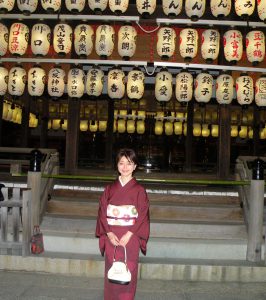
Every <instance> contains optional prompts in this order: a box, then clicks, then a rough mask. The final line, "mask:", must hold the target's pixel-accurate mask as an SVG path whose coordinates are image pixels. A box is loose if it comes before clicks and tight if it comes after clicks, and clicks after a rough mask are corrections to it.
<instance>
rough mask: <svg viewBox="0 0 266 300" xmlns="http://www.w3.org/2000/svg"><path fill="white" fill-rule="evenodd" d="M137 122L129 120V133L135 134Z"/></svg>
mask: <svg viewBox="0 0 266 300" xmlns="http://www.w3.org/2000/svg"><path fill="white" fill-rule="evenodd" d="M135 129H136V128H135V121H134V120H127V133H129V134H131V133H134V132H135Z"/></svg>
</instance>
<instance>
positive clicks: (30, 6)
mask: <svg viewBox="0 0 266 300" xmlns="http://www.w3.org/2000/svg"><path fill="white" fill-rule="evenodd" d="M17 5H18V9H19V10H20V11H22V12H23V14H25V15H30V14H31V13H33V12H35V10H36V9H37V6H38V0H27V1H25V0H18V1H17Z"/></svg>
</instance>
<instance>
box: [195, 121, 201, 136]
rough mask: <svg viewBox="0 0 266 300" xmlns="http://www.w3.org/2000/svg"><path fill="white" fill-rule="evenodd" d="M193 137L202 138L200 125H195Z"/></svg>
mask: <svg viewBox="0 0 266 300" xmlns="http://www.w3.org/2000/svg"><path fill="white" fill-rule="evenodd" d="M193 135H194V136H201V125H200V124H199V123H194V124H193Z"/></svg>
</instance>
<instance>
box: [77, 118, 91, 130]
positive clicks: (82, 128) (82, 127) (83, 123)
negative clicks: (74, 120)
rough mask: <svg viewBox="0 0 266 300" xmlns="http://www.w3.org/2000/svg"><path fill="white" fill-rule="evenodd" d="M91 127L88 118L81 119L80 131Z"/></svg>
mask: <svg viewBox="0 0 266 300" xmlns="http://www.w3.org/2000/svg"><path fill="white" fill-rule="evenodd" d="M88 129H89V124H88V121H87V120H81V121H80V122H79V130H80V131H88Z"/></svg>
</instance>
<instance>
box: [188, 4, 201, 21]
mask: <svg viewBox="0 0 266 300" xmlns="http://www.w3.org/2000/svg"><path fill="white" fill-rule="evenodd" d="M185 1H186V2H185V11H186V15H187V16H188V17H189V18H191V20H192V21H197V20H198V19H199V18H201V17H202V16H203V15H204V13H205V8H206V0H185Z"/></svg>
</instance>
